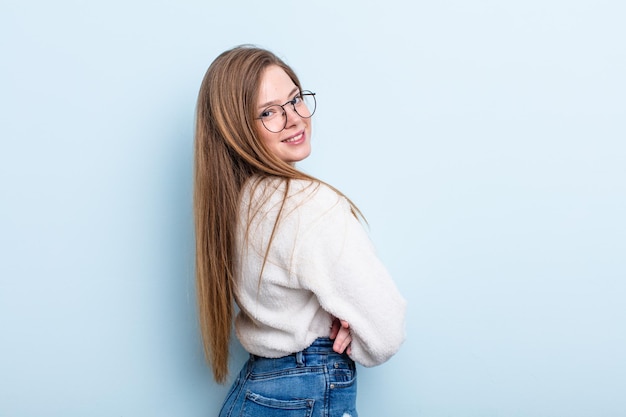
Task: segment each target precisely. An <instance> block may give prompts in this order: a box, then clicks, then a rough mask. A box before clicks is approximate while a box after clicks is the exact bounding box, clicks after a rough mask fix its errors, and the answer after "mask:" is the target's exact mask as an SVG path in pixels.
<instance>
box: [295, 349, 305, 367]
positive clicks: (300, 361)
mask: <svg viewBox="0 0 626 417" xmlns="http://www.w3.org/2000/svg"><path fill="white" fill-rule="evenodd" d="M296 363H297V364H298V367H302V366H304V355H303V354H302V351H300V352H297V353H296Z"/></svg>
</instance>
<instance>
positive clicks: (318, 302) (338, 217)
mask: <svg viewBox="0 0 626 417" xmlns="http://www.w3.org/2000/svg"><path fill="white" fill-rule="evenodd" d="M253 182H256V181H249V182H248V183H247V185H246V186H245V187H244V190H243V193H242V200H241V204H240V211H239V227H238V235H237V253H236V256H237V262H236V271H235V272H236V288H235V298H236V301H237V304H238V306H239V310H240V311H239V313H238V314H237V317H236V319H235V328H236V333H237V337H238V338H239V340H240V342H241V344H242V345H243V347H244V348H245V349H246V350H247V351H248V352H250V353H253V354H255V355H258V356H263V357H268V358H277V357H282V356H286V355H289V354H291V353H294V352H298V351H301V350H303V349H304V348H306V347H308V346H309V345H310V344H311V343H312V342H313V341H314V340H315V339H316V338H318V337H328V336H329V331H330V326H331V323H332V319H333V317H338V318H341V319H343V320H346V321H347V322H348V323H349V324H350V329H351V335H352V345H351V346H352V353H351V357H352V359H353V360H355V361H356V362H358V363H360V364H362V365H364V366H375V365H378V364H381V363H383V362H385V361H386V360H388V359H389V358H390V357H391V356H392V355H393V354H395V353H396V352H397V351H398V349H399V347H400V345H401V344H402V342H403V341H404V337H405V330H404V315H405V306H406V302H405V300H404V299H403V298H402V296H401V295H400V293H399V292H398V290H397V288H396V286H395V285H394V283H393V281H392V279H391V277H390V276H389V274H388V272H387V270H386V269H385V267H384V266H383V265H382V263H381V262H380V260H379V259H378V257H377V256H376V253H375V249H374V247H373V245H372V243H371V241H370V238H369V236H368V235H367V233H366V231H365V230H364V228H363V226H362V225H361V223H360V222H359V221H358V220H357V219H356V218H355V217H354V215H353V214H352V213H351V210H350V205H349V203H348V201H347V200H346V199H345V198H344V197H341V196H339V195H338V194H337V193H336V192H335V191H333V190H332V189H330V188H329V187H327V186H325V185H319V184H316V183H311V182H309V181H301V180H298V181H295V180H292V181H291V184H290V189H289V198H288V199H287V201H286V203H285V206H284V207H283V211H282V214H281V217H280V221H279V224H278V227H277V229H276V231H275V233H274V238H273V241H272V244H271V246H270V250H269V253H268V254H267V260H266V262H265V266H264V267H263V259H264V257H265V254H266V250H267V245H268V242H269V238H270V235H271V233H272V229H273V227H274V222H275V220H276V216H277V214H278V211H279V209H280V206H281V203H282V200H283V195H284V191H285V182H284V181H281V180H278V179H265V180H262V181H261V182H260V183H259V186H258V187H256V188H255V187H253V186H252V185H251V183H253ZM257 210H258V211H257ZM255 213H256V215H255ZM251 216H252V217H251ZM246 229H247V230H246ZM262 267H263V274H262V277H261V278H260V281H259V277H260V274H261V269H262Z"/></svg>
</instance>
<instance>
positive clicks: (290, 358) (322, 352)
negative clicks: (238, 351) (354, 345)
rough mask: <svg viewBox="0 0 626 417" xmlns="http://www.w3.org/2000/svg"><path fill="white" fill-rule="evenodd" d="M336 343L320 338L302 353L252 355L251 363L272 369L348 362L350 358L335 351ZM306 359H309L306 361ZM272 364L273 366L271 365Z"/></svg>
mask: <svg viewBox="0 0 626 417" xmlns="http://www.w3.org/2000/svg"><path fill="white" fill-rule="evenodd" d="M333 343H334V341H333V340H331V339H329V338H327V337H320V338H318V339H316V340H314V341H313V343H311V345H310V346H309V347H307V348H305V349H303V350H302V351H300V352H295V353H292V354H290V355H286V356H283V357H280V358H264V357H262V356H257V355H254V354H250V362H252V363H254V364H256V365H257V366H258V365H261V364H264V365H267V366H272V367H281V366H287V367H288V366H293V364H294V363H296V364H297V365H298V366H302V365H303V364H304V363H308V364H311V365H313V364H324V363H327V362H328V361H329V360H330V361H333V360H334V361H336V360H340V359H343V360H348V361H350V358H348V356H347V355H346V354H345V353H344V354H339V353H337V352H335V351H334V350H333ZM305 358H309V359H307V360H305ZM270 364H271V365H270Z"/></svg>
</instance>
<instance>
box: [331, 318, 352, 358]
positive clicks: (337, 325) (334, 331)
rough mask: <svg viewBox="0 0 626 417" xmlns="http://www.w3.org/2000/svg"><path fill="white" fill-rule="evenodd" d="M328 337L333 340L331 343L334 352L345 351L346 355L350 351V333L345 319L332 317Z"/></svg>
mask: <svg viewBox="0 0 626 417" xmlns="http://www.w3.org/2000/svg"><path fill="white" fill-rule="evenodd" d="M330 338H331V339H334V340H335V343H334V344H333V350H334V351H335V352H337V353H340V354H341V353H343V352H344V351H345V352H346V353H347V354H348V355H349V354H350V353H352V348H351V347H350V343H352V334H350V325H349V324H348V322H347V321H345V320H340V319H338V318H335V319H333V324H332V325H331V327H330Z"/></svg>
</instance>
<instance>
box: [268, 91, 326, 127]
mask: <svg viewBox="0 0 626 417" xmlns="http://www.w3.org/2000/svg"><path fill="white" fill-rule="evenodd" d="M288 104H291V108H292V109H293V111H294V112H296V114H297V115H298V116H300V117H302V118H304V119H308V118H310V117H311V116H313V113H315V108H316V107H317V102H316V101H315V93H313V92H311V91H309V90H304V91H301V92H300V93H298V95H296V96H295V97H294V98H293V99H291V100H289V101H288V102H286V103H285V104H283V105H282V106H281V105H278V104H274V105H273V106H269V107H268V108H266V109H265V110H263V111H262V112H261V115H260V116H259V117H257V118H256V120H261V122H262V123H263V126H264V127H265V128H266V129H267V130H269V131H270V132H272V133H278V132H281V131H282V130H283V129H284V128H285V127H286V126H287V112H286V110H285V106H286V105H288Z"/></svg>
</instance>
